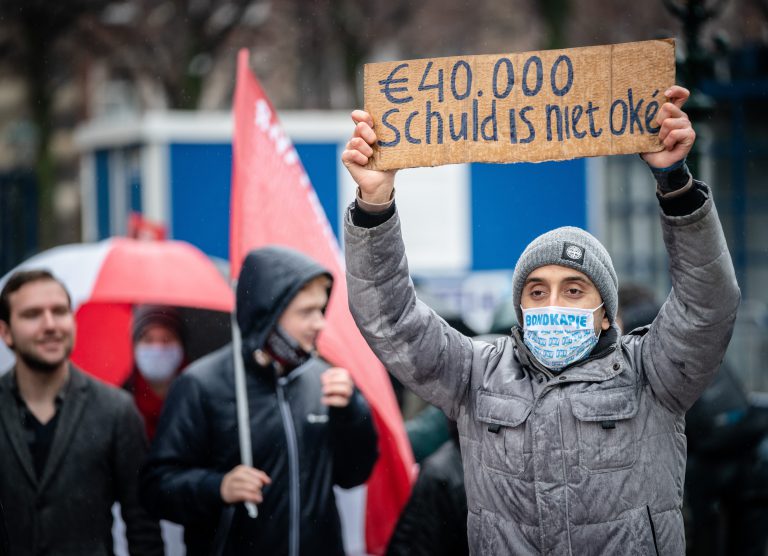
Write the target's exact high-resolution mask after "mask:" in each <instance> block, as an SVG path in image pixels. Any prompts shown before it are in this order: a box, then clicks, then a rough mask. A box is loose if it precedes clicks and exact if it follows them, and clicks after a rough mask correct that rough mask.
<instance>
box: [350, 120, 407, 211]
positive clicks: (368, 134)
mask: <svg viewBox="0 0 768 556" xmlns="http://www.w3.org/2000/svg"><path fill="white" fill-rule="evenodd" d="M351 116H352V121H353V122H355V131H354V133H353V134H352V137H351V138H350V140H349V141H348V142H347V145H346V148H345V149H344V152H343V153H342V154H341V160H342V162H343V163H344V166H345V167H346V168H347V170H349V173H350V174H351V175H352V179H354V180H355V182H356V183H357V185H358V187H359V188H360V195H361V197H362V198H363V200H364V201H367V202H369V203H377V204H380V203H386V202H387V201H389V199H390V196H391V195H392V190H393V189H394V187H395V172H396V170H387V171H381V170H370V169H368V168H366V167H365V165H366V164H368V161H369V159H370V158H371V156H373V145H375V144H376V140H377V138H376V132H375V131H373V118H371V115H370V114H369V113H368V112H365V111H363V110H355V111H354V112H352V114H351Z"/></svg>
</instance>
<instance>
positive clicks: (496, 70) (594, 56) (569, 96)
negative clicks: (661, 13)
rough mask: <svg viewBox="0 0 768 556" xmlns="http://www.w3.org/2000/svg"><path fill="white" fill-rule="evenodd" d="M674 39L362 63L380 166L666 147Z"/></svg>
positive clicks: (515, 159)
mask: <svg viewBox="0 0 768 556" xmlns="http://www.w3.org/2000/svg"><path fill="white" fill-rule="evenodd" d="M674 83H675V43H674V40H672V39H663V40H654V41H643V42H634V43H624V44H615V45H607V46H593V47H587V48H571V49H567V50H542V51H537V52H523V53H517V54H500V55H489V56H462V57H452V58H431V59H423V60H407V61H400V62H386V63H379V64H366V66H365V109H366V110H367V111H368V112H369V113H370V114H371V115H372V117H373V120H374V129H375V130H376V134H377V135H378V138H379V141H378V145H376V147H375V149H374V155H373V159H372V162H371V164H370V166H371V167H372V168H376V169H379V170H389V169H393V168H412V167H416V166H437V165H440V164H453V163H460V162H523V161H527V162H541V161H545V160H567V159H570V158H577V157H583V156H602V155H610V154H630V153H638V152H651V151H659V150H661V144H660V142H659V140H658V131H659V128H658V127H657V125H656V122H655V118H656V115H657V113H658V111H659V108H660V107H661V105H662V104H663V103H664V102H665V101H666V98H665V97H664V91H666V90H667V89H668V88H669V87H670V86H672V85H674Z"/></svg>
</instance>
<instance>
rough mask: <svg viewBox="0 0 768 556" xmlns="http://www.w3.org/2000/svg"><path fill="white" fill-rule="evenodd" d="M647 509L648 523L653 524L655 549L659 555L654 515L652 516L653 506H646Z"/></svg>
mask: <svg viewBox="0 0 768 556" xmlns="http://www.w3.org/2000/svg"><path fill="white" fill-rule="evenodd" d="M645 511H647V512H648V523H650V524H651V535H653V549H654V550H655V551H656V556H659V544H658V542H656V526H655V525H654V524H653V516H651V507H650V506H646V507H645Z"/></svg>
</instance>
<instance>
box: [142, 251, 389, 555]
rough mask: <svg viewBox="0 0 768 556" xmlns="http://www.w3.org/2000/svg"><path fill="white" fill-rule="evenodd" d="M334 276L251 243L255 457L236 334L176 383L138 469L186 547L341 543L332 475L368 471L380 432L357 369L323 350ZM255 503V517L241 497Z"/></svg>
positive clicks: (244, 326) (245, 272) (249, 379)
mask: <svg viewBox="0 0 768 556" xmlns="http://www.w3.org/2000/svg"><path fill="white" fill-rule="evenodd" d="M331 285H332V278H331V275H330V274H329V273H328V271H327V270H325V269H324V268H322V267H321V266H320V265H318V264H317V263H316V262H315V261H313V260H311V259H309V258H308V257H306V256H304V255H302V254H300V253H298V252H295V251H292V250H289V249H285V248H281V247H266V248H263V249H258V250H255V251H252V252H251V253H249V254H248V256H247V257H246V259H245V261H244V262H243V266H242V269H241V271H240V276H239V280H238V285H237V300H236V302H237V321H238V324H239V326H240V329H241V332H242V354H241V355H242V357H243V362H244V365H245V371H246V383H247V391H248V401H249V412H250V424H251V443H252V448H253V467H246V466H244V465H239V463H240V450H239V445H238V432H237V415H236V402H235V385H234V370H233V367H234V365H233V353H232V345H231V344H230V345H228V346H225V347H224V348H222V349H220V350H218V351H217V352H214V353H212V354H210V355H208V356H207V357H205V358H203V359H200V360H199V361H197V362H196V363H194V364H192V365H191V366H190V367H188V369H187V370H186V371H185V373H184V374H183V375H181V376H180V377H179V378H178V379H177V380H176V381H175V382H174V384H173V385H172V387H171V390H170V392H169V394H168V398H167V399H166V402H165V406H164V407H163V412H162V414H161V416H160V422H159V424H158V430H157V434H156V436H155V440H154V443H153V445H152V447H151V450H150V453H149V455H148V458H147V460H146V462H145V464H144V466H143V468H142V471H141V476H140V497H141V500H142V502H143V504H144V505H145V507H146V508H147V510H149V511H150V512H151V513H152V514H154V515H155V516H157V517H159V518H163V519H168V520H171V521H175V522H177V523H181V524H182V525H184V528H185V530H184V540H185V543H186V545H187V554H188V555H189V556H194V555H197V554H199V555H203V554H205V555H209V554H287V555H291V556H298V555H305V554H313V555H329V556H330V555H332V556H337V555H338V556H341V555H343V554H344V548H343V544H342V535H341V526H340V521H339V515H338V512H337V509H336V502H335V497H334V493H333V485H338V486H340V487H342V488H350V487H353V486H357V485H360V484H362V483H363V482H365V480H366V479H367V478H368V476H369V475H370V472H371V470H372V469H373V466H374V463H375V462H376V459H377V456H378V451H377V434H376V431H375V428H374V425H373V420H372V417H371V413H370V410H369V408H368V405H367V403H366V402H365V400H364V399H363V397H362V396H361V395H360V393H359V392H358V391H357V390H356V389H355V387H354V384H353V382H352V379H351V378H350V375H349V372H348V371H347V370H345V369H341V368H338V367H331V365H329V364H328V363H326V362H325V361H323V360H322V359H320V358H319V357H318V356H317V355H316V354H315V353H314V348H315V341H316V339H317V335H318V333H319V332H320V331H321V330H322V329H323V327H324V326H325V317H324V312H325V307H326V304H327V302H328V296H329V294H330V289H331ZM241 502H254V503H256V504H258V517H257V518H255V519H252V518H250V517H249V516H248V514H247V512H246V510H245V507H244V504H242V503H241Z"/></svg>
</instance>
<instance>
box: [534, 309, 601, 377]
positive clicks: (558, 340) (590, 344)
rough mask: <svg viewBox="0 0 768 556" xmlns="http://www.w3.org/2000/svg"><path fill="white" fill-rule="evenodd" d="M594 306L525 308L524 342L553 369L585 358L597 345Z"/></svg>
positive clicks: (547, 366)
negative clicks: (592, 307) (578, 307)
mask: <svg viewBox="0 0 768 556" xmlns="http://www.w3.org/2000/svg"><path fill="white" fill-rule="evenodd" d="M602 306H603V304H602V303H601V304H600V305H598V306H597V307H595V308H594V309H577V308H575V307H538V308H535V309H523V308H522V307H520V309H521V310H522V311H523V342H524V343H525V345H526V346H527V347H528V349H529V350H531V353H532V354H533V356H534V357H535V358H536V359H537V360H538V361H539V363H541V364H542V365H544V366H545V367H546V368H547V369H549V370H551V371H556V372H557V371H560V370H562V369H563V368H564V367H566V366H568V365H570V364H571V363H574V362H576V361H579V360H581V359H583V358H584V357H586V356H587V355H588V354H589V352H591V351H592V349H593V348H594V347H595V345H596V344H597V334H595V311H597V310H598V309H599V308H600V307H602Z"/></svg>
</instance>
